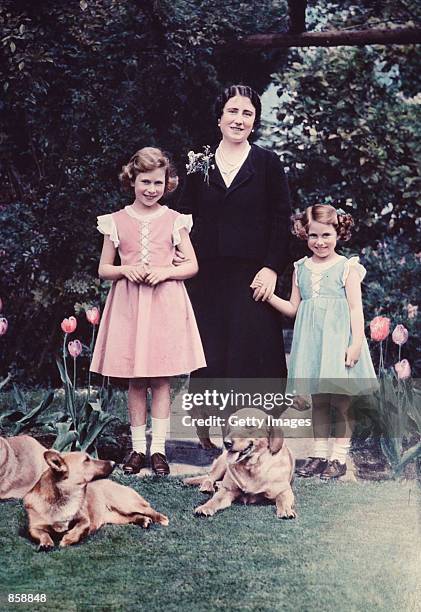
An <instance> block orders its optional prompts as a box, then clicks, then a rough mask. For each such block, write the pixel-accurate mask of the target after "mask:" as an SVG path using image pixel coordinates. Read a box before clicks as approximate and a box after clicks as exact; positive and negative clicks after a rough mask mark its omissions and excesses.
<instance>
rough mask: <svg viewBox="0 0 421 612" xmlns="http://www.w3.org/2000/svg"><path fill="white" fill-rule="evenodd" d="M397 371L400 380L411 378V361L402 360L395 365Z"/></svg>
mask: <svg viewBox="0 0 421 612" xmlns="http://www.w3.org/2000/svg"><path fill="white" fill-rule="evenodd" d="M395 371H396V374H397V375H398V378H400V379H401V380H405V378H409V377H410V376H411V366H410V365H409V361H408V360H407V359H402V361H398V362H397V363H395Z"/></svg>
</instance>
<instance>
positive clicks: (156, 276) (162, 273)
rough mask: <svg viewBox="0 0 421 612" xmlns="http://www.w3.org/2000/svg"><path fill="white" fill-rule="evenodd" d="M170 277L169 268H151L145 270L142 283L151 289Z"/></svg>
mask: <svg viewBox="0 0 421 612" xmlns="http://www.w3.org/2000/svg"><path fill="white" fill-rule="evenodd" d="M169 276H170V266H151V267H149V268H148V269H147V271H146V274H145V278H144V282H145V283H146V284H147V285H150V286H151V287H155V285H158V284H159V283H162V281H165V280H167V279H168V278H169Z"/></svg>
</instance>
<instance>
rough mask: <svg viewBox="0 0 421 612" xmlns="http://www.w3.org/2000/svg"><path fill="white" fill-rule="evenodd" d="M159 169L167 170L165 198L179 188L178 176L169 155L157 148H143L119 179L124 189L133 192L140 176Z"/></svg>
mask: <svg viewBox="0 0 421 612" xmlns="http://www.w3.org/2000/svg"><path fill="white" fill-rule="evenodd" d="M157 168H164V170H165V190H164V196H165V195H167V193H170V192H171V191H174V189H176V188H177V185H178V176H177V172H176V169H175V168H174V166H173V165H172V163H171V161H170V159H169V157H168V155H167V154H166V153H164V152H163V151H161V150H160V149H156V148H155V147H143V149H139V151H136V153H135V154H134V155H133V156H132V157H131V158H130V160H129V162H128V163H127V164H126V165H125V166H123V167H122V169H121V172H120V174H119V176H118V178H119V179H120V181H121V184H122V185H123V187H124V188H125V189H128V190H129V191H131V190H132V189H133V184H134V182H135V180H136V177H137V175H138V174H140V173H141V172H150V171H152V170H156V169H157Z"/></svg>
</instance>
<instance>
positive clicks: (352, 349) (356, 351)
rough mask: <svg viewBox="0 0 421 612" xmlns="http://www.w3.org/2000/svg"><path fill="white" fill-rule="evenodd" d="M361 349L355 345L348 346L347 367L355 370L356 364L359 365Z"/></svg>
mask: <svg viewBox="0 0 421 612" xmlns="http://www.w3.org/2000/svg"><path fill="white" fill-rule="evenodd" d="M360 353H361V347H360V346H357V345H355V344H351V346H348V348H347V350H346V354H345V365H346V366H348V367H349V368H353V367H354V366H355V364H356V363H358V359H359V358H360Z"/></svg>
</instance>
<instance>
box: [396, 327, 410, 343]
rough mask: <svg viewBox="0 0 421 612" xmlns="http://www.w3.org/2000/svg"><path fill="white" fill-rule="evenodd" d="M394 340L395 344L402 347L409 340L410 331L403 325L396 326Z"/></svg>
mask: <svg viewBox="0 0 421 612" xmlns="http://www.w3.org/2000/svg"><path fill="white" fill-rule="evenodd" d="M392 340H393V342H394V343H395V344H398V345H399V346H402V344H405V342H406V341H407V340H408V330H407V329H406V327H404V326H403V325H400V324H399V325H396V327H395V329H394V330H393V333H392Z"/></svg>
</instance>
